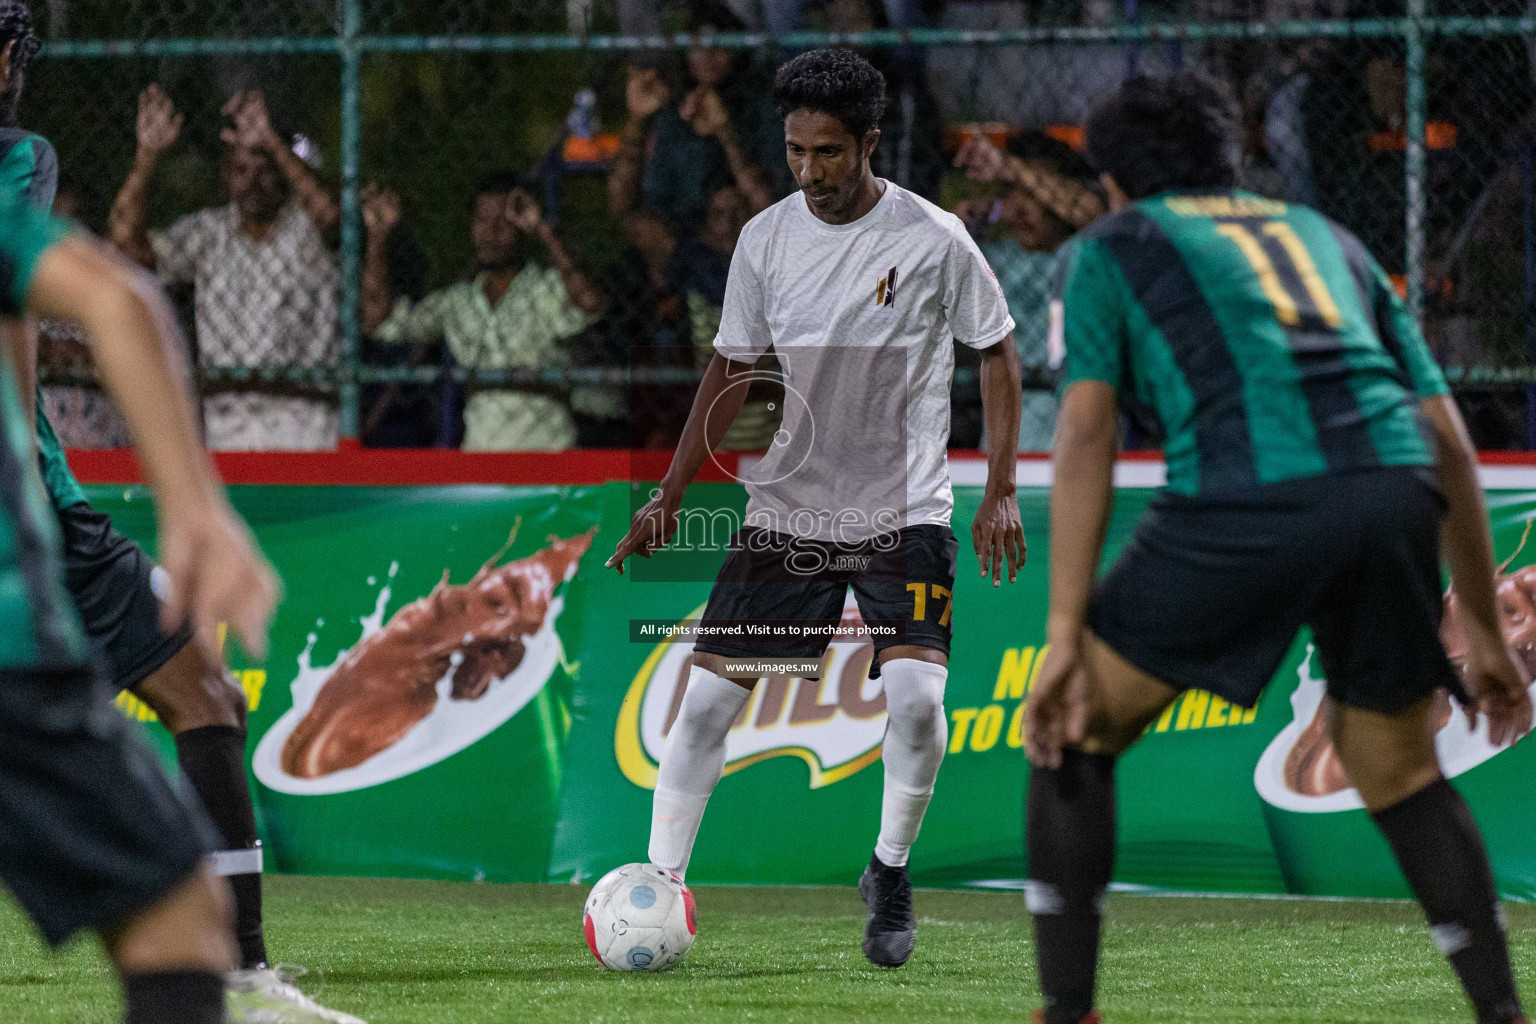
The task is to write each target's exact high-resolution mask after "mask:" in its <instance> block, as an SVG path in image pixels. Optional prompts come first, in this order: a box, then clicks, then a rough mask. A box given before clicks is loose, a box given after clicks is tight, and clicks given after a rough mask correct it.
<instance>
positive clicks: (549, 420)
mask: <svg viewBox="0 0 1536 1024" xmlns="http://www.w3.org/2000/svg"><path fill="white" fill-rule="evenodd" d="M364 214H365V221H366V223H367V225H368V242H367V252H366V255H365V258H364V262H363V287H362V293H363V294H362V327H363V331H364V332H365V333H367V334H370V335H372V337H373V338H374V340H375V341H379V342H382V343H385V344H417V345H420V344H426V343H429V342H434V341H437V340H439V339H442V340H444V341H446V342H447V344H448V349H449V351H450V352H452V353H453V357H454V359H456V360H457V361H458V363H459V365H461V366H464V367H466V368H468V369H474V370H504V369H515V368H527V369H548V368H551V367H558V366H563V365H566V364H567V363H568V361H569V359H568V354H567V352H566V351H565V349H564V348H563V346H562V344H561V343H562V341H563V340H564V339H567V338H570V337H572V336H573V335H575V334H577V333H579V332H580V331H581V330H582V329H583V328H585V327H586V326H587V325H588V324H589V323H590V322H591V321H592V319H593V318H594V317H595V315H596V314H597V313H598V311H599V309H600V307H601V305H602V298H601V296H600V294H599V293H598V291H597V289H596V288H594V287H593V286H592V283H591V282H590V281H589V280H588V279H587V278H586V276H585V275H583V274H582V273H581V272H580V271H578V270H577V269H576V265H575V264H574V263H573V262H572V260H571V257H570V255H569V254H568V253H567V252H566V249H565V246H564V245H563V244H562V243H561V241H560V239H559V238H558V237H557V236H556V234H555V231H554V229H553V228H552V227H550V225H549V223H548V222H547V221H546V220H545V219H544V216H543V214H542V213H541V212H540V210H539V207H538V204H536V203H535V202H534V201H533V199H532V198H531V197H530V196H529V195H528V193H527V191H526V190H525V189H524V188H523V187H522V182H521V179H520V178H519V176H518V175H516V174H514V173H512V172H510V171H497V172H493V173H492V174H489V175H487V176H486V177H485V178H484V179H483V180H482V181H481V182H480V184H479V186H478V187H477V188H476V189H475V194H474V198H473V202H472V206H471V216H470V238H471V240H472V242H473V245H474V250H475V264H476V267H477V272H476V274H475V276H474V278H473V279H472V280H469V281H461V282H459V283H458V284H454V285H450V286H448V287H447V288H443V289H440V290H438V291H435V292H431V293H430V294H428V295H427V296H426V298H424V299H422V300H421V301H420V302H417V303H415V304H412V303H411V302H410V301H409V300H408V299H406V298H404V297H397V296H395V295H392V294H391V293H390V282H389V271H388V265H387V259H386V246H387V240H388V237H389V233H390V231H391V230H393V228H394V226H395V225H396V224H397V223H399V221H400V215H401V207H400V200H399V197H398V196H397V195H395V194H394V193H392V192H390V191H388V190H385V189H379V188H370V189H369V190H368V196H367V207H366V208H365V211H364ZM535 239H537V240H538V241H540V242H542V243H543V244H544V247H545V249H546V250H547V251H548V253H549V256H550V261H551V262H552V263H553V264H554V265H553V266H550V267H546V266H543V265H542V264H540V263H538V262H537V261H535V260H533V259H531V258H530V255H529V250H530V249H531V247H532V243H533V241H534V240H535ZM563 393H564V389H563V388H558V387H555V386H551V385H544V384H538V385H527V386H519V387H515V388H509V387H496V388H490V387H477V388H474V389H473V394H472V395H471V397H470V399H469V401H468V403H467V404H466V405H465V409H464V445H463V448H464V450H465V451H482V452H483V451H560V450H563V449H566V448H571V447H574V446H575V444H576V427H575V424H574V422H573V420H572V418H571V410H570V408H569V406H568V405H567V404H566V402H564V401H562V399H561V398H560V397H559V396H560V395H561V394H563Z"/></svg>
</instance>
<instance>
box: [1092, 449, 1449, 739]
mask: <svg viewBox="0 0 1536 1024" xmlns="http://www.w3.org/2000/svg"><path fill="white" fill-rule="evenodd" d="M1445 507H1446V506H1445V499H1444V498H1443V497H1442V496H1441V494H1440V491H1439V489H1438V487H1437V486H1436V485H1435V484H1434V483H1433V476H1432V473H1431V471H1429V470H1421V469H1417V468H1389V469H1373V470H1365V471H1361V472H1354V473H1346V474H1339V475H1332V476H1322V477H1314V478H1309V479H1305V480H1293V481H1287V482H1284V483H1278V484H1271V485H1267V486H1263V487H1258V488H1254V489H1251V490H1245V491H1243V492H1242V493H1238V494H1223V495H1219V496H1209V497H1187V496H1182V495H1177V494H1171V493H1167V492H1164V493H1162V494H1159V495H1158V496H1157V497H1156V498H1154V499H1153V501H1152V504H1151V507H1150V508H1149V509H1148V510H1147V512H1146V514H1145V515H1144V516H1143V517H1142V519H1141V522H1140V523H1138V524H1137V527H1136V533H1135V535H1134V536H1133V537H1132V539H1131V542H1130V544H1129V545H1128V546H1127V547H1126V549H1125V551H1124V552H1123V553H1122V554H1121V556H1120V558H1119V560H1118V561H1116V563H1115V565H1114V567H1113V568H1112V569H1111V570H1110V571H1109V572H1108V574H1106V575H1105V576H1104V578H1103V579H1101V580H1100V581H1099V583H1098V586H1097V587H1096V588H1095V590H1094V593H1093V598H1092V600H1091V602H1090V604H1089V609H1088V625H1089V627H1090V628H1091V629H1092V630H1093V631H1094V632H1095V633H1096V634H1098V636H1099V637H1100V638H1101V639H1102V640H1103V641H1104V642H1105V643H1106V644H1108V645H1109V647H1110V648H1111V649H1113V650H1114V651H1115V652H1116V653H1118V654H1119V655H1120V656H1121V657H1123V658H1125V660H1126V661H1128V662H1130V663H1131V664H1132V665H1135V666H1136V667H1137V668H1139V669H1141V670H1142V671H1144V672H1146V673H1147V674H1148V675H1151V676H1153V677H1154V678H1156V679H1160V680H1162V681H1163V682H1165V683H1167V684H1169V685H1170V686H1174V687H1177V688H1180V689H1186V688H1195V689H1201V690H1209V691H1210V692H1211V693H1214V694H1216V695H1217V696H1219V697H1223V698H1225V699H1226V700H1228V701H1231V702H1232V703H1233V704H1239V705H1242V706H1243V707H1252V706H1254V705H1255V704H1256V703H1258V699H1259V695H1260V694H1261V693H1262V692H1263V690H1264V687H1265V686H1266V685H1267V684H1268V683H1269V680H1270V678H1271V677H1272V676H1273V675H1274V674H1275V672H1276V671H1277V670H1278V669H1279V667H1280V662H1281V660H1282V659H1283V658H1284V657H1285V654H1286V651H1288V650H1289V649H1290V646H1291V644H1292V642H1293V641H1294V640H1295V639H1296V634H1297V633H1298V632H1299V631H1300V630H1301V628H1302V627H1303V626H1310V627H1311V629H1312V635H1313V642H1314V643H1315V644H1316V647H1317V654H1318V657H1319V660H1320V662H1321V664H1322V666H1323V669H1324V671H1325V672H1326V673H1327V675H1328V692H1329V695H1330V696H1332V697H1333V698H1334V699H1335V700H1337V701H1338V702H1339V703H1341V704H1346V705H1349V706H1352V707H1358V708H1363V709H1365V710H1367V711H1379V712H1382V713H1385V714H1393V713H1396V712H1398V711H1402V710H1404V709H1406V708H1407V707H1409V706H1410V705H1412V704H1414V703H1415V702H1417V701H1418V700H1420V699H1421V698H1423V697H1426V696H1428V695H1430V694H1432V693H1433V692H1434V691H1435V690H1436V689H1438V688H1442V687H1443V688H1445V689H1446V690H1449V691H1450V692H1451V693H1453V694H1456V695H1457V696H1458V697H1462V698H1464V691H1463V689H1462V686H1461V681H1460V679H1459V677H1458V676H1457V674H1456V672H1455V670H1454V669H1452V667H1451V664H1450V662H1449V661H1448V660H1447V658H1446V656H1445V650H1444V648H1443V647H1442V645H1441V642H1440V618H1441V615H1442V612H1443V602H1442V597H1441V582H1440V521H1441V518H1442V517H1443V515H1444V512H1445Z"/></svg>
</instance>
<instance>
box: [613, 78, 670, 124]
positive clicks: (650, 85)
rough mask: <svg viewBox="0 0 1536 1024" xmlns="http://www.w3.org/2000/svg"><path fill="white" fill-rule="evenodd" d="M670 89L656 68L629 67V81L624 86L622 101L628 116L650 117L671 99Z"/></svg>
mask: <svg viewBox="0 0 1536 1024" xmlns="http://www.w3.org/2000/svg"><path fill="white" fill-rule="evenodd" d="M671 97H672V90H671V89H668V88H667V83H666V80H665V79H663V78H662V77H661V72H660V71H659V70H658V69H656V68H636V67H632V68H630V69H629V82H628V83H627V84H626V85H625V87H624V103H625V105H627V106H628V107H629V116H630V117H641V118H643V117H650V116H651V115H652V114H654V113H656V111H658V110H660V109H661V108H662V107H663V106H665V105H666V102H667V100H669V99H671Z"/></svg>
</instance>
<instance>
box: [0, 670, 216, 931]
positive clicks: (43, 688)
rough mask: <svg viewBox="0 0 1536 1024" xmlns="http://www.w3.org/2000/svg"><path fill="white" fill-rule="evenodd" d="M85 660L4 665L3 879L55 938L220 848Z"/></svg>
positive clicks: (162, 888)
mask: <svg viewBox="0 0 1536 1024" xmlns="http://www.w3.org/2000/svg"><path fill="white" fill-rule="evenodd" d="M115 692H116V690H115V689H111V688H109V687H108V685H107V684H106V683H104V682H102V681H101V680H100V679H98V678H97V677H96V676H95V675H93V674H92V673H91V672H90V671H88V670H84V669H78V670H73V671H67V672H24V671H16V670H11V671H4V672H0V879H4V881H5V884H6V885H7V886H8V887H9V888H10V889H11V891H12V892H13V893H15V894H16V899H17V901H18V902H20V903H21V905H22V907H23V908H25V909H26V911H27V913H28V914H29V915H31V917H32V920H33V921H35V922H36V923H37V926H38V929H39V930H40V931H41V932H42V933H43V937H44V938H45V939H46V940H47V941H48V942H49V943H50V944H52V945H58V944H59V943H61V942H63V941H64V940H65V939H67V938H69V936H71V935H72V934H74V933H75V932H76V931H79V930H80V929H82V928H99V927H102V926H107V925H112V924H114V923H116V922H118V921H121V920H123V919H125V918H127V917H129V916H131V915H132V914H134V913H136V912H138V911H141V910H145V909H147V908H149V907H151V906H153V905H154V904H155V903H157V902H159V901H160V900H161V899H162V898H163V897H164V896H165V895H166V894H167V893H168V892H169V891H170V890H171V889H173V888H174V887H175V886H177V885H178V884H180V883H181V882H182V881H183V880H184V879H186V878H187V877H188V876H189V875H190V874H191V873H192V872H193V870H195V869H196V868H197V866H198V864H199V863H200V862H201V861H202V859H203V857H204V856H205V855H206V854H207V853H208V851H210V850H213V849H215V848H216V843H215V840H214V833H213V831H212V827H211V826H210V825H209V824H208V822H207V820H206V818H205V817H204V816H203V812H202V809H201V808H200V807H199V806H198V804H197V798H196V796H195V795H194V794H192V793H191V792H190V791H183V790H182V789H180V788H178V786H176V785H175V784H173V783H172V782H171V780H170V779H169V777H168V776H167V775H166V773H165V770H164V769H163V768H162V767H161V766H160V763H159V761H158V759H157V758H156V757H155V754H154V752H153V751H151V750H150V748H149V745H148V744H147V743H145V742H144V739H143V737H142V736H140V735H138V734H137V733H136V732H135V730H136V728H137V726H135V725H133V724H132V723H131V722H129V721H128V719H127V718H126V717H124V716H123V714H122V712H120V711H119V710H118V709H117V708H116V707H115V706H114V705H113V703H112V696H113V694H114V693H115Z"/></svg>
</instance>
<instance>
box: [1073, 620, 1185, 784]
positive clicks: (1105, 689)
mask: <svg viewBox="0 0 1536 1024" xmlns="http://www.w3.org/2000/svg"><path fill="white" fill-rule="evenodd" d="M1085 655H1086V657H1085V665H1084V668H1085V670H1086V671H1087V673H1088V694H1089V696H1088V714H1087V721H1086V724H1085V727H1084V730H1083V739H1082V742H1080V743H1077V744H1074V745H1075V746H1077V747H1079V748H1081V749H1082V750H1084V751H1086V752H1087V753H1090V754H1112V755H1119V754H1123V753H1125V751H1126V750H1128V749H1130V748H1131V747H1132V746H1134V745H1135V743H1136V741H1137V740H1139V739H1141V737H1142V735H1143V734H1144V733H1145V732H1146V730H1147V726H1149V725H1151V724H1152V723H1153V722H1154V721H1156V720H1157V717H1158V716H1159V715H1161V714H1162V713H1163V710H1164V709H1165V708H1167V707H1168V705H1169V704H1171V703H1173V701H1174V699H1175V698H1176V697H1177V696H1178V695H1179V691H1178V690H1177V689H1175V688H1174V687H1172V686H1169V685H1168V684H1167V683H1164V682H1162V681H1161V680H1159V679H1157V678H1156V677H1154V676H1152V675H1149V674H1148V673H1146V672H1144V671H1142V670H1141V669H1139V668H1137V667H1136V666H1134V665H1132V664H1131V663H1130V662H1128V661H1126V660H1125V659H1124V658H1123V657H1121V656H1120V655H1119V654H1118V653H1116V652H1115V650H1114V649H1113V648H1111V647H1110V646H1109V645H1108V644H1106V643H1105V642H1104V641H1103V640H1101V639H1099V637H1098V636H1097V635H1095V634H1093V633H1091V632H1090V633H1089V634H1088V635H1087V639H1086V643H1085Z"/></svg>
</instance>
